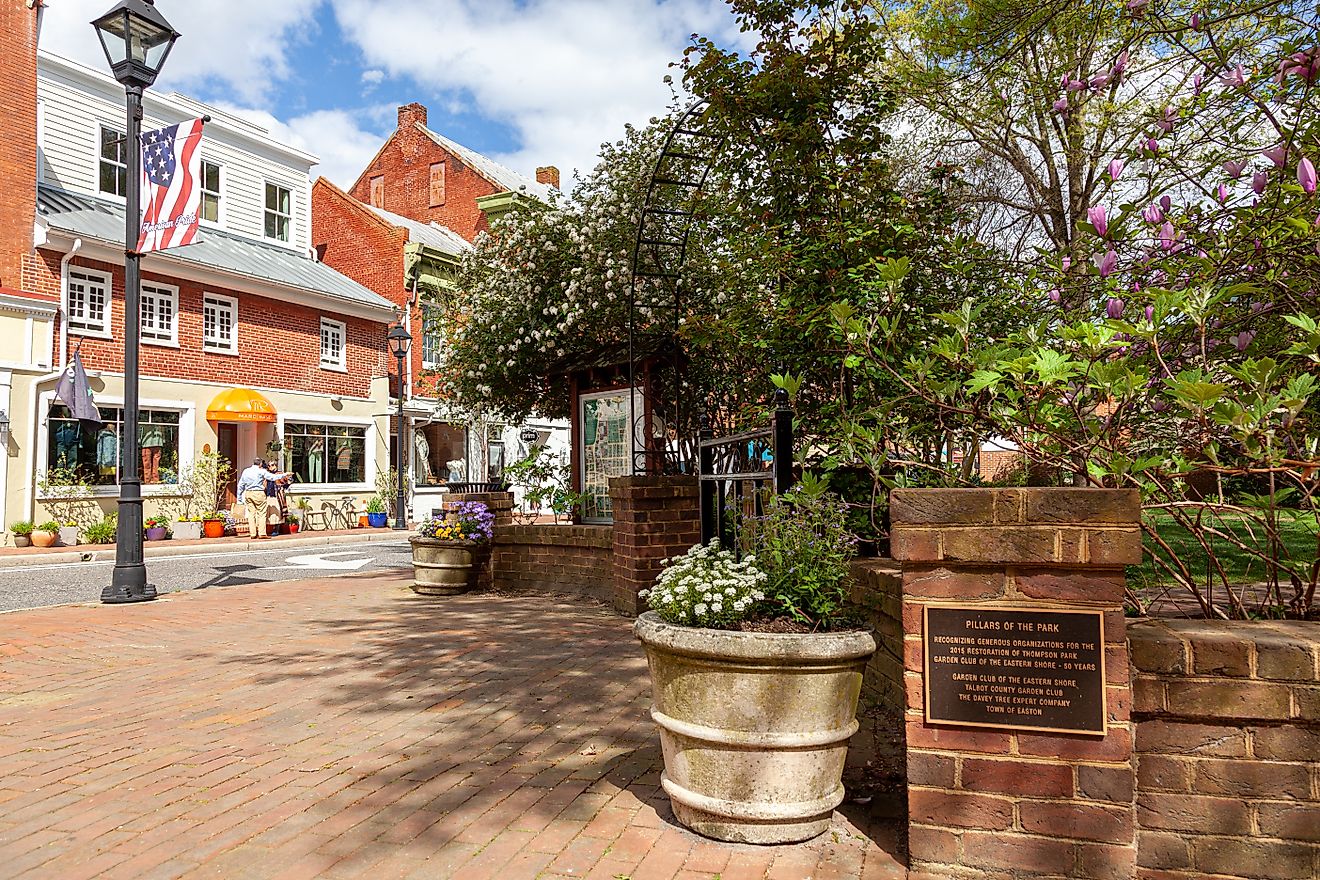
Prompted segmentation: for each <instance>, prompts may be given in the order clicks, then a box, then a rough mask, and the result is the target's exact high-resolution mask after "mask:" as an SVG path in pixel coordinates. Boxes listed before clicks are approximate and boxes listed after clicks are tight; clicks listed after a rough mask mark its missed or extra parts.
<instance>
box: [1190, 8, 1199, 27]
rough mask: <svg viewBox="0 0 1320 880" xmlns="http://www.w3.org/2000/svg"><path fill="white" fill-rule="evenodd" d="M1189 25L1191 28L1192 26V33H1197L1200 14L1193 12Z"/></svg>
mask: <svg viewBox="0 0 1320 880" xmlns="http://www.w3.org/2000/svg"><path fill="white" fill-rule="evenodd" d="M1190 24H1191V26H1192V30H1194V31H1199V30H1200V29H1201V13H1199V12H1193V13H1192V20H1191V22H1190Z"/></svg>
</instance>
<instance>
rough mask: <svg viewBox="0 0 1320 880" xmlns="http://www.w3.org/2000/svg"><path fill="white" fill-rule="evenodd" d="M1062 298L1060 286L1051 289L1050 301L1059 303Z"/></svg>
mask: <svg viewBox="0 0 1320 880" xmlns="http://www.w3.org/2000/svg"><path fill="white" fill-rule="evenodd" d="M1062 299H1063V294H1062V293H1060V292H1059V288H1057V287H1056V288H1054V289H1053V290H1051V291H1050V302H1052V303H1058V302H1059V301H1061V300H1062Z"/></svg>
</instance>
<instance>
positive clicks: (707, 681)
mask: <svg viewBox="0 0 1320 880" xmlns="http://www.w3.org/2000/svg"><path fill="white" fill-rule="evenodd" d="M634 632H635V633H636V635H637V638H638V639H640V640H641V642H642V645H643V646H644V647H645V648H646V659H647V663H648V665H649V666H650V669H651V690H652V695H653V704H652V706H651V717H652V718H653V719H655V722H656V724H657V725H659V727H660V745H661V747H662V749H663V751H664V758H665V771H664V774H663V775H662V776H661V777H660V783H661V785H662V786H663V787H664V790H665V792H666V793H667V794H668V795H669V801H670V803H671V804H672V805H673V808H674V816H675V817H676V818H677V819H678V821H679V822H681V823H682V824H684V825H686V826H687V827H688V828H691V829H692V830H693V831H696V832H697V833H698V834H703V835H705V836H707V837H713V838H715V839H717V840H728V841H734V842H737V843H792V842H795V841H801V840H808V839H810V838H812V837H815V836H817V835H818V834H821V833H823V832H824V831H825V830H826V829H827V828H829V825H830V814H831V813H832V812H833V811H834V808H835V807H837V806H838V805H839V804H840V803H842V802H843V785H842V784H841V782H840V779H841V778H842V776H843V764H844V758H845V757H846V755H847V751H848V739H849V737H851V736H852V735H853V734H854V733H855V732H856V731H857V727H858V725H857V719H856V715H857V698H858V696H859V695H860V694H861V690H862V673H863V671H864V670H865V668H866V661H867V660H868V659H869V658H870V656H871V655H872V654H873V653H875V649H876V642H875V637H874V635H873V634H872V633H871V632H869V631H861V632H839V633H809V634H786V633H750V632H729V631H725V630H715V629H701V628H698V627H687V626H674V625H672V624H669V623H665V622H664V621H663V620H661V619H660V617H659V616H658V615H657V614H656V613H655V612H653V611H648V612H647V613H645V614H643V615H642V616H641V617H639V618H638V619H637V623H636V625H635V629H634Z"/></svg>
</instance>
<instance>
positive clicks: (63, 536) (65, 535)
mask: <svg viewBox="0 0 1320 880" xmlns="http://www.w3.org/2000/svg"><path fill="white" fill-rule="evenodd" d="M60 544H61V545H62V546H64V547H76V546H78V527H77V526H61V527H60Z"/></svg>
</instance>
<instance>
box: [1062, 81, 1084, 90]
mask: <svg viewBox="0 0 1320 880" xmlns="http://www.w3.org/2000/svg"><path fill="white" fill-rule="evenodd" d="M1064 88H1066V89H1067V90H1068V91H1070V92H1080V91H1082V90H1083V89H1085V88H1086V80H1084V79H1070V80H1068V82H1067V83H1065V84H1064Z"/></svg>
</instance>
